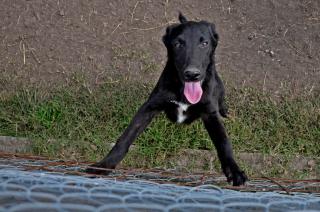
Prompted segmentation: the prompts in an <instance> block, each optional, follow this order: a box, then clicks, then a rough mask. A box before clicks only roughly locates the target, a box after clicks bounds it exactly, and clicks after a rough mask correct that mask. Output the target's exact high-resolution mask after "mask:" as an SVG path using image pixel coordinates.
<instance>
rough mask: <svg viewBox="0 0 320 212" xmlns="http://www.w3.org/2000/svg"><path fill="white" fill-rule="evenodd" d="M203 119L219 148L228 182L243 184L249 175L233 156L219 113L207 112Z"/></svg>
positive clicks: (219, 155) (236, 184)
mask: <svg viewBox="0 0 320 212" xmlns="http://www.w3.org/2000/svg"><path fill="white" fill-rule="evenodd" d="M202 120H203V123H204V125H205V128H206V129H207V131H208V133H209V136H210V138H211V140H212V141H213V143H214V145H215V147H216V149H217V152H218V157H219V159H220V162H221V167H222V170H223V172H224V174H225V175H226V177H227V179H228V182H231V181H233V185H234V186H239V185H243V184H244V183H245V181H246V180H247V176H246V175H245V173H244V172H243V171H242V170H241V169H240V168H239V166H238V165H237V163H236V162H235V160H234V158H233V153H232V147H231V143H230V141H229V139H228V137H227V133H226V131H225V128H224V125H223V123H222V122H221V120H220V118H219V116H218V114H217V113H211V114H206V115H204V116H203V117H202Z"/></svg>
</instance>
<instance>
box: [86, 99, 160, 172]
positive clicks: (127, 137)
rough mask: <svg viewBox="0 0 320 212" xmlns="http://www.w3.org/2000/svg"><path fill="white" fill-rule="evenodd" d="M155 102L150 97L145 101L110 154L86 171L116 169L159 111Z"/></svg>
mask: <svg viewBox="0 0 320 212" xmlns="http://www.w3.org/2000/svg"><path fill="white" fill-rule="evenodd" d="M155 104H157V103H156V102H155V101H152V99H151V100H150V99H149V100H148V101H147V102H146V103H144V104H143V105H142V106H141V107H140V109H139V110H138V112H137V114H136V115H135V116H134V118H133V120H132V121H131V123H130V124H129V126H128V127H127V129H126V130H125V131H124V132H123V134H122V135H121V136H120V137H119V139H118V141H117V142H116V144H115V145H114V147H113V148H112V149H111V151H110V152H109V154H108V155H107V156H106V157H105V158H104V159H103V160H101V161H100V162H98V163H96V164H93V165H92V166H90V167H88V168H87V169H86V172H89V173H93V174H108V173H109V172H110V171H111V169H114V168H115V167H116V166H117V164H118V163H120V161H121V160H122V159H123V158H124V157H125V155H126V154H127V152H128V150H129V147H130V145H131V144H132V143H133V141H134V140H135V139H136V138H137V137H138V136H139V135H140V134H141V133H142V131H143V130H144V129H145V128H146V127H147V126H148V124H149V123H150V122H151V120H152V118H153V117H154V116H155V115H156V114H157V113H159V111H158V110H156V108H155V106H156V105H155ZM108 169H110V170H108Z"/></svg>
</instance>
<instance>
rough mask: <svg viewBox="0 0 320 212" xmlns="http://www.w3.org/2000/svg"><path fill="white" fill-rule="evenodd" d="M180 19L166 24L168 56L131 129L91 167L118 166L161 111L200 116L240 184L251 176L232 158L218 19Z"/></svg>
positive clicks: (174, 116)
mask: <svg viewBox="0 0 320 212" xmlns="http://www.w3.org/2000/svg"><path fill="white" fill-rule="evenodd" d="M179 20H180V22H181V23H180V24H174V25H171V26H169V27H168V28H167V31H166V34H165V35H164V37H163V42H164V44H165V46H166V48H167V51H168V61H167V64H166V67H165V68H164V71H163V72H162V74H161V76H160V79H159V81H158V83H157V85H156V87H155V88H154V90H153V91H152V93H151V95H150V97H149V99H148V100H147V101H146V102H145V103H144V104H143V105H142V106H141V108H140V109H139V111H138V112H137V114H136V115H135V117H134V118H133V120H132V121H131V123H130V125H129V126H128V128H127V129H126V130H125V131H124V133H123V134H122V135H121V136H120V138H119V139H118V141H117V143H116V144H115V146H114V147H113V148H112V150H111V151H110V152H109V154H108V155H107V156H106V157H105V158H104V159H103V160H101V161H100V162H98V163H96V164H94V165H93V166H92V167H89V168H88V169H87V172H90V173H96V174H97V173H108V171H106V170H103V169H100V170H99V169H96V168H95V167H97V168H107V169H114V168H115V167H116V165H117V164H118V163H119V162H120V161H121V160H122V159H123V158H124V157H125V155H126V153H127V152H128V149H129V147H130V145H131V144H132V142H133V141H134V140H135V139H136V138H137V137H138V136H139V134H140V133H142V131H143V130H144V129H145V128H146V127H147V125H148V124H149V123H150V122H151V120H152V118H153V117H155V115H157V114H158V113H159V112H161V111H164V112H165V113H166V115H167V117H168V118H169V119H170V120H171V121H174V122H178V123H191V122H193V121H194V120H196V119H197V118H201V119H202V121H203V123H204V125H205V128H206V129H207V131H208V133H209V135H210V137H211V139H212V141H213V143H214V145H215V147H216V149H217V152H218V156H219V159H220V162H221V167H222V170H223V172H224V174H225V175H226V177H227V179H228V182H231V181H233V185H235V186H238V185H242V184H244V183H245V181H246V180H247V177H246V175H245V174H244V172H243V171H241V170H240V168H239V167H238V165H237V163H236V162H235V160H234V158H233V153H232V148H231V144H230V142H229V140H228V137H227V134H226V132H225V128H224V125H223V123H222V122H221V120H220V116H223V117H226V115H227V109H226V105H225V102H224V87H223V84H222V81H221V79H220V77H219V76H218V73H217V71H216V69H215V61H214V54H215V49H216V47H217V43H218V34H217V33H216V31H215V26H214V24H211V23H208V22H205V21H200V22H194V21H187V19H186V18H185V17H184V16H183V15H182V14H180V15H179Z"/></svg>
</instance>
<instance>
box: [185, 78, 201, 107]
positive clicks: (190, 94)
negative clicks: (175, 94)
mask: <svg viewBox="0 0 320 212" xmlns="http://www.w3.org/2000/svg"><path fill="white" fill-rule="evenodd" d="M183 93H184V95H185V97H186V98H187V100H188V101H189V102H190V103H191V104H196V103H198V102H199V101H200V99H201V96H202V88H201V85H200V81H199V82H185V83H184V91H183Z"/></svg>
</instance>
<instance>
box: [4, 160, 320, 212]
mask: <svg viewBox="0 0 320 212" xmlns="http://www.w3.org/2000/svg"><path fill="white" fill-rule="evenodd" d="M46 163H47V162H46V161H32V160H17V159H2V160H1V162H0V191H1V192H0V211H19V212H20V211H21V212H22V211H47V212H49V211H50V212H51V211H83V212H84V211H108V212H109V211H117V212H118V211H120V212H121V211H170V212H173V211H190V212H191V211H192V212H193V211H203V212H204V211H226V212H231V211H249V212H251V211H252V212H259V211H270V212H271V211H272V212H273V211H320V197H319V196H318V194H316V193H314V194H308V193H298V192H292V193H291V195H284V194H280V193H278V192H261V191H260V192H240V191H235V190H230V189H223V188H220V187H217V186H214V185H201V186H195V187H191V186H183V185H175V184H163V183H162V184H160V183H155V182H151V181H146V180H139V179H129V180H128V179H126V180H119V179H117V178H93V179H92V178H88V177H85V176H76V175H70V174H69V173H61V172H52V171H50V172H49V171H44V170H37V169H34V167H35V166H40V167H41V166H43V165H44V164H46ZM31 164H32V165H33V168H32V169H30V170H29V171H26V169H28V167H29V168H30V165H31ZM59 168H60V169H65V170H75V169H77V167H66V166H65V167H63V166H59ZM78 169H79V167H78ZM249 183H250V182H249ZM253 183H256V184H258V182H257V181H256V182H253ZM260 184H261V182H260ZM301 186H303V185H301Z"/></svg>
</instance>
